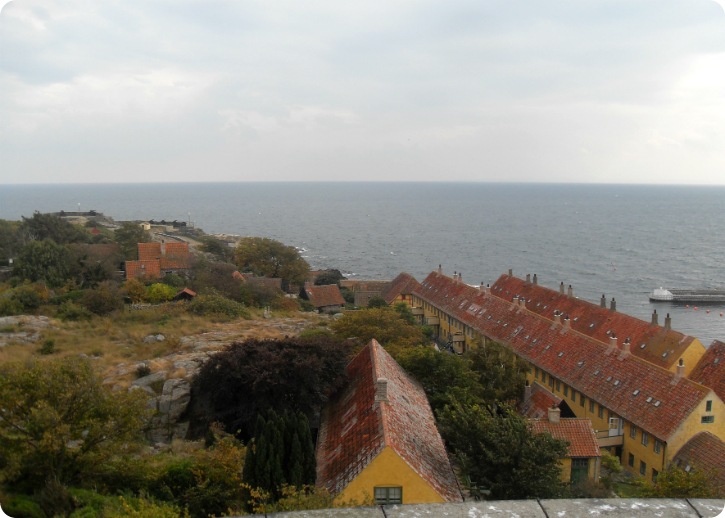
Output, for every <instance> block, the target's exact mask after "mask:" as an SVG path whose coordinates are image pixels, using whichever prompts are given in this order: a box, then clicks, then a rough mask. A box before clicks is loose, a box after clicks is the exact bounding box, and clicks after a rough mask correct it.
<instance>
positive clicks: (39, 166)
mask: <svg viewBox="0 0 725 518" xmlns="http://www.w3.org/2000/svg"><path fill="white" fill-rule="evenodd" d="M0 4H6V5H4V7H3V8H2V12H1V13H0V184H2V183H5V184H7V183H48V182H68V183H71V182H73V183H75V182H148V181H152V182H167V181H263V180H264V181H278V180H279V181H288V180H320V181H327V180H344V181H347V180H371V181H372V180H375V181H379V180H397V181H535V182H596V183H602V182H604V183H665V184H670V183H674V184H681V183H688V184H689V183H691V184H720V185H725V12H724V11H723V7H722V5H720V4H719V3H718V2H715V1H713V0H682V1H681V0H549V1H542V0H518V1H517V0H445V1H444V0H436V1H432V0H404V1H396V0H366V1H355V2H344V1H340V0H334V1H333V0H330V1H327V0H320V1H315V0H305V1H300V0H281V1H278V0H275V1H270V0H259V1H250V0H198V1H194V0H142V1H141V0H54V1H50V0H13V1H11V2H9V3H8V2H7V1H6V0H0Z"/></svg>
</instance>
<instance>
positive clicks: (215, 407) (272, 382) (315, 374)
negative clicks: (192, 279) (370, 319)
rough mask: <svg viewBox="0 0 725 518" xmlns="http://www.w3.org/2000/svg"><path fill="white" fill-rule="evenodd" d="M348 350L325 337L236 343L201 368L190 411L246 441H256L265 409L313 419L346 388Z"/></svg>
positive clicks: (195, 383)
mask: <svg viewBox="0 0 725 518" xmlns="http://www.w3.org/2000/svg"><path fill="white" fill-rule="evenodd" d="M347 352H348V347H347V345H346V344H344V343H341V342H339V341H334V340H330V339H329V338H327V337H314V338H310V339H306V340H302V339H299V338H287V339H284V340H256V339H250V340H246V341H244V342H235V343H233V344H231V345H230V346H228V347H227V348H226V349H224V350H222V351H220V352H218V353H217V354H215V355H214V356H212V357H211V358H209V360H207V361H206V362H205V363H204V365H203V366H202V367H201V369H200V370H199V372H198V374H197V375H196V377H195V378H194V381H193V383H192V400H191V404H190V405H191V412H192V413H193V414H194V415H195V416H196V418H197V422H200V423H204V422H207V423H213V422H219V423H223V424H224V428H225V429H226V430H227V431H228V432H230V433H231V432H234V433H236V432H237V431H239V434H240V436H241V437H242V438H243V439H248V438H249V437H252V435H253V432H254V427H255V422H256V421H257V416H258V415H259V414H260V413H262V412H266V411H267V409H273V410H275V411H276V412H277V413H278V414H282V413H284V412H285V411H290V412H301V413H303V414H305V415H313V414H314V413H315V412H317V411H319V409H320V407H321V405H322V404H323V403H324V402H325V401H327V398H328V397H329V395H330V393H331V392H333V391H334V390H336V389H337V388H339V387H340V386H342V384H343V382H344V380H345V366H346V365H347ZM199 432H201V433H203V432H204V430H199ZM257 446H258V447H259V444H258V445H257Z"/></svg>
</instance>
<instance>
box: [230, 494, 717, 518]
mask: <svg viewBox="0 0 725 518" xmlns="http://www.w3.org/2000/svg"><path fill="white" fill-rule="evenodd" d="M724 509H725V499H714V500H708V499H698V498H691V499H679V498H662V499H659V498H657V499H642V498H605V499H600V498H592V499H576V500H501V501H481V502H465V503H461V504H416V505H385V506H380V507H355V508H341V509H319V510H316V511H294V512H291V511H290V512H282V513H269V514H257V515H253V516H257V517H259V516H266V517H268V518H338V517H339V518H419V517H420V518H424V517H436V518H438V517H444V518H514V517H519V518H579V517H587V518H592V517H599V516H602V517H620V516H621V517H622V518H624V517H627V518H637V517H642V518H645V517H648V518H649V517H652V516H657V517H662V518H685V517H687V518H715V517H718V518H720V516H722V517H723V518H725V514H722V515H721V513H723V510H724ZM249 516H252V515H249ZM239 518H240V517H239Z"/></svg>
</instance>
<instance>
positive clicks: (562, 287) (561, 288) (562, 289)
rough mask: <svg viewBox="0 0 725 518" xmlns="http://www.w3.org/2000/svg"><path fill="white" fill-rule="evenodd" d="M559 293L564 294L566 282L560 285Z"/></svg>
mask: <svg viewBox="0 0 725 518" xmlns="http://www.w3.org/2000/svg"><path fill="white" fill-rule="evenodd" d="M559 293H561V294H562V295H563V294H564V282H563V281H562V283H561V284H559Z"/></svg>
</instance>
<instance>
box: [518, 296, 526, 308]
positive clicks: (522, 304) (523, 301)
mask: <svg viewBox="0 0 725 518" xmlns="http://www.w3.org/2000/svg"><path fill="white" fill-rule="evenodd" d="M519 307H522V308H525V307H526V297H519Z"/></svg>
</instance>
